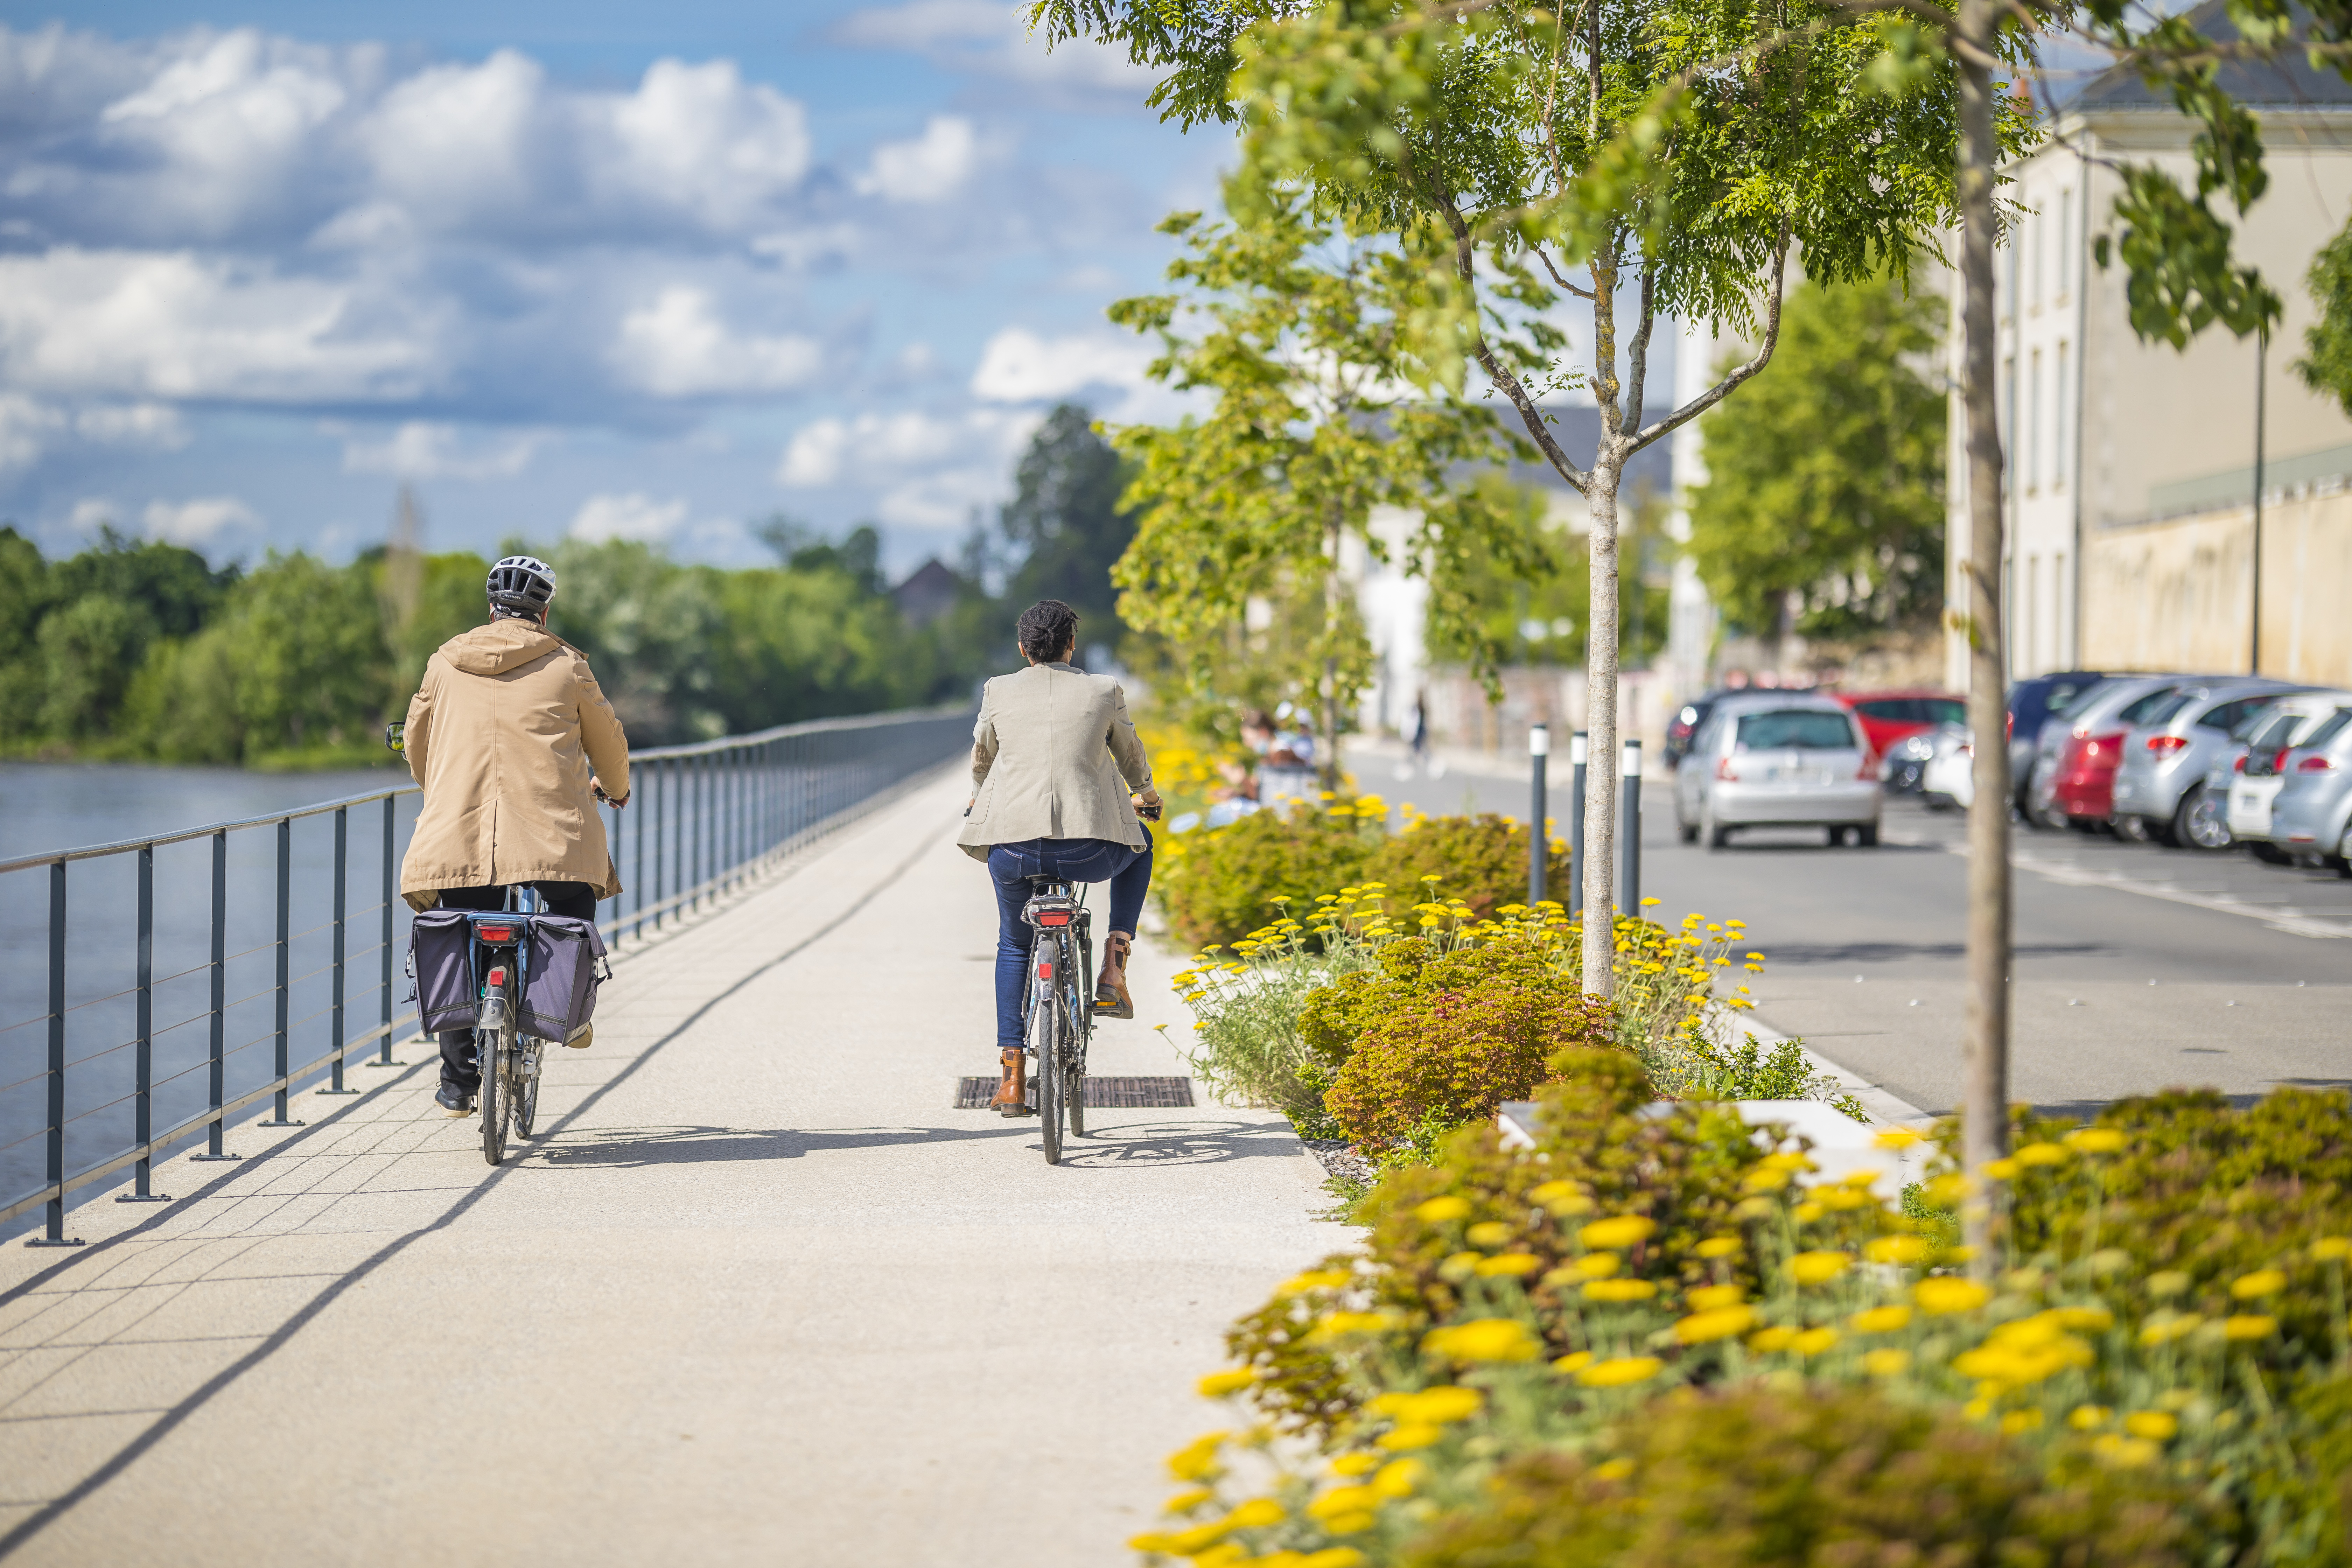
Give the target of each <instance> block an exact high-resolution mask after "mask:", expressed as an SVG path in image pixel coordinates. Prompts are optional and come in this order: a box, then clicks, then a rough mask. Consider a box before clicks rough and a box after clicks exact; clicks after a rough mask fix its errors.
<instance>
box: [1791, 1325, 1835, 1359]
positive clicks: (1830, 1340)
mask: <svg viewBox="0 0 2352 1568" xmlns="http://www.w3.org/2000/svg"><path fill="white" fill-rule="evenodd" d="M1837 1342H1838V1331H1836V1330H1835V1329H1807V1330H1806V1331H1804V1332H1803V1333H1801V1334H1799V1335H1798V1336H1797V1337H1796V1338H1795V1339H1793V1340H1790V1342H1789V1343H1790V1346H1791V1347H1793V1348H1794V1349H1795V1351H1796V1352H1797V1353H1798V1354H1799V1355H1819V1354H1821V1353H1822V1352H1823V1351H1825V1350H1828V1349H1829V1348H1830V1347H1831V1346H1832V1345H1834V1344H1836V1343H1837Z"/></svg>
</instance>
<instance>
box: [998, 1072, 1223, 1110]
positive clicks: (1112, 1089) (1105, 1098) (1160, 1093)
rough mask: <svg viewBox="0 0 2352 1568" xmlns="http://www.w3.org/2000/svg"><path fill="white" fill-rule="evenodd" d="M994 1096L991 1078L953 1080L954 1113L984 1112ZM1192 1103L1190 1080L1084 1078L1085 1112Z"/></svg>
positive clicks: (1177, 1107)
mask: <svg viewBox="0 0 2352 1568" xmlns="http://www.w3.org/2000/svg"><path fill="white" fill-rule="evenodd" d="M995 1094H996V1079H992V1078H962V1079H957V1080H956V1098H955V1108H956V1109H957V1110H987V1109H988V1102H989V1100H992V1099H993V1098H994V1097H995ZM1191 1106H1192V1079H1189V1078H1090V1079H1087V1110H1186V1109H1189V1108H1190V1107H1191Z"/></svg>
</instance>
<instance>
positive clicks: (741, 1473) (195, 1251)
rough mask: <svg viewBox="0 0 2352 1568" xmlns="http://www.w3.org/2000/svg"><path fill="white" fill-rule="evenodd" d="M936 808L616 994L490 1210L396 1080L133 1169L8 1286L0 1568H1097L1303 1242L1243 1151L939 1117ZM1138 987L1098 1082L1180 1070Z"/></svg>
mask: <svg viewBox="0 0 2352 1568" xmlns="http://www.w3.org/2000/svg"><path fill="white" fill-rule="evenodd" d="M963 796H964V789H963V786H962V781H961V778H960V777H959V776H957V774H956V773H954V772H952V771H951V772H949V773H942V774H941V775H940V776H939V777H938V778H936V779H935V780H933V781H931V782H929V783H927V784H923V785H922V786H920V787H919V788H918V789H916V790H914V791H913V792H911V793H910V794H909V795H907V796H906V797H905V798H904V799H902V800H900V801H898V803H897V804H895V805H890V806H888V807H887V808H885V809H883V810H881V811H879V812H877V814H876V815H874V816H871V817H869V818H867V819H866V820H865V821H864V822H862V823H860V824H858V825H856V826H854V827H852V828H849V829H846V830H845V831H844V832H843V833H842V834H840V835H839V836H837V837H835V838H834V839H832V840H830V841H828V842H827V843H825V844H824V845H822V846H820V847H818V848H816V849H814V850H813V851H810V852H807V853H805V854H804V855H803V857H802V858H800V859H799V860H798V861H796V862H795V863H793V864H792V865H791V866H789V867H788V868H785V870H784V871H783V872H782V874H780V875H778V876H775V877H773V878H772V879H769V880H768V881H766V882H764V883H763V884H762V885H761V886H760V887H758V888H756V889H754V890H752V891H751V892H750V893H748V894H746V895H744V896H742V897H740V898H739V899H738V900H736V901H735V902H734V903H733V904H732V905H730V907H727V908H725V909H722V910H719V911H717V912H716V913H714V914H712V915H710V916H709V917H708V918H706V919H704V920H702V921H699V922H697V923H694V924H690V925H688V926H687V927H685V928H684V929H682V930H680V931H677V933H676V934H674V935H671V936H668V937H666V938H664V939H661V940H658V941H656V942H649V943H647V944H646V945H645V946H644V947H643V948H642V949H639V950H635V951H632V952H626V953H625V955H624V957H623V959H622V961H621V963H620V964H619V966H618V972H617V975H616V978H615V980H614V983H613V984H611V985H609V986H608V987H607V988H606V992H605V996H604V1001H603V1003H602V1005H601V1009H600V1014H599V1017H598V1020H597V1040H596V1044H595V1046H594V1047H593V1049H592V1050H589V1051H587V1052H584V1053H573V1052H563V1051H556V1052H551V1053H550V1054H551V1058H553V1059H552V1060H551V1062H550V1063H549V1066H548V1069H547V1075H546V1079H545V1080H544V1083H543V1087H542V1089H541V1107H540V1119H541V1133H540V1136H539V1137H538V1138H536V1139H535V1140H532V1141H531V1142H530V1143H528V1144H527V1145H525V1146H524V1147H523V1149H522V1151H521V1152H520V1155H519V1156H516V1155H512V1154H510V1155H509V1162H508V1163H507V1165H506V1166H504V1167H502V1168H500V1169H499V1170H497V1171H492V1170H491V1169H490V1168H489V1167H488V1166H486V1165H485V1164H484V1163H483V1162H482V1158H481V1154H480V1151H479V1143H478V1131H477V1126H476V1124H475V1123H474V1122H472V1121H463V1122H460V1121H451V1120H449V1119H447V1118H446V1117H444V1116H443V1115H441V1114H440V1112H439V1111H438V1110H437V1108H436V1107H435V1106H434V1105H433V1103H432V1100H431V1096H432V1092H433V1089H434V1084H435V1078H434V1073H433V1068H432V1065H431V1062H430V1061H429V1059H428V1058H427V1053H426V1052H425V1050H424V1049H423V1048H422V1047H419V1046H416V1045H411V1046H409V1047H406V1048H405V1049H404V1051H403V1052H402V1053H401V1055H402V1056H403V1058H404V1060H406V1061H407V1062H409V1063H410V1064H411V1065H410V1066H409V1067H408V1068H406V1070H404V1071H402V1072H399V1073H397V1074H386V1075H384V1076H385V1077H387V1078H390V1079H392V1080H393V1081H391V1082H389V1083H385V1084H383V1085H382V1086H381V1087H378V1088H376V1089H373V1090H371V1091H370V1092H369V1093H368V1094H366V1095H365V1096H364V1097H363V1098H361V1099H358V1100H332V1099H326V1098H320V1097H317V1096H312V1095H304V1096H302V1097H300V1099H299V1106H300V1109H299V1110H296V1112H295V1114H296V1115H297V1116H299V1117H305V1118H307V1119H309V1121H310V1126H308V1127H306V1128H302V1129H299V1130H296V1131H268V1130H265V1129H260V1128H257V1127H250V1126H249V1127H247V1128H244V1129H241V1130H239V1131H237V1132H236V1134H235V1135H234V1136H233V1138H232V1140H231V1145H230V1146H231V1147H232V1148H233V1149H236V1150H237V1151H238V1152H242V1153H243V1154H244V1155H245V1156H246V1157H245V1158H244V1159H243V1160H242V1161H240V1162H238V1163H234V1164H225V1165H224V1164H194V1163H189V1162H188V1161H187V1160H185V1159H184V1158H180V1159H174V1160H173V1161H171V1162H169V1163H165V1164H164V1165H163V1166H161V1167H159V1169H158V1171H157V1173H156V1175H157V1179H156V1184H155V1185H156V1189H157V1190H158V1191H161V1192H168V1193H173V1194H179V1200H180V1201H178V1202H175V1203H173V1204H170V1205H157V1206H155V1207H152V1208H148V1207H142V1206H141V1205H115V1204H112V1203H109V1202H99V1203H94V1204H90V1205H86V1206H84V1207H83V1208H81V1209H79V1210H77V1211H76V1212H75V1213H74V1214H73V1215H72V1216H71V1218H72V1220H73V1222H74V1223H73V1225H72V1226H71V1230H72V1233H73V1234H75V1235H78V1236H80V1237H84V1238H86V1239H87V1240H88V1241H89V1243H90V1245H89V1246H87V1247H80V1248H76V1249H73V1250H71V1251H69V1252H68V1251H55V1250H37V1249H29V1248H25V1247H9V1248H6V1249H5V1253H0V1478H5V1479H0V1556H6V1557H8V1558H10V1559H11V1560H13V1561H21V1562H24V1563H58V1564H77V1565H88V1564H93V1563H106V1564H110V1565H136V1564H148V1563H157V1564H160V1563H172V1564H175V1565H180V1568H185V1565H187V1564H191V1563H194V1564H213V1563H223V1564H227V1563H235V1564H239V1565H247V1564H273V1563H289V1564H291V1563H301V1564H306V1565H309V1564H342V1563H353V1564H358V1563H367V1564H377V1563H436V1564H439V1563H511V1562H517V1561H550V1562H565V1563H587V1564H602V1563H616V1564H618V1563H627V1564H644V1563H693V1564H697V1565H701V1564H730V1563H758V1564H761V1565H763V1568H772V1565H773V1564H777V1563H786V1564H793V1565H794V1568H817V1565H831V1564H858V1565H872V1564H908V1565H918V1564H933V1563H938V1564H956V1565H959V1568H964V1565H981V1564H994V1563H1006V1564H1016V1563H1017V1564H1023V1565H1037V1568H1045V1565H1051V1564H1060V1563H1070V1564H1088V1565H1100V1564H1105V1563H1118V1562H1121V1561H1124V1560H1127V1556H1128V1554H1127V1552H1126V1551H1125V1548H1124V1545H1123V1542H1124V1541H1125V1539H1126V1538H1127V1537H1128V1536H1129V1535H1130V1534H1132V1533H1134V1532H1136V1531H1139V1530H1141V1529H1144V1528H1146V1527H1147V1526H1149V1525H1150V1523H1151V1522H1152V1521H1154V1519H1155V1518H1156V1516H1157V1510H1158V1507H1159V1504H1160V1500H1161V1499H1162V1498H1163V1497H1164V1496H1165V1495H1166V1494H1167V1492H1168V1491H1169V1490H1170V1489H1171V1488H1170V1487H1169V1485H1168V1484H1167V1482H1166V1481H1165V1478H1164V1472H1163V1471H1162V1470H1161V1468H1160V1458H1161V1457H1162V1456H1164V1455H1165V1454H1166V1453H1167V1452H1168V1451H1170V1450H1171V1449H1172V1448H1174V1447H1178V1446H1180V1445H1181V1443H1183V1442H1184V1441H1186V1440H1188V1439H1189V1438H1191V1437H1192V1436H1195V1435H1197V1434H1198V1433H1199V1432H1201V1431H1202V1430H1206V1429H1209V1428H1212V1427H1213V1426H1217V1425H1220V1424H1221V1422H1220V1410H1219V1407H1217V1406H1213V1405H1210V1404H1208V1403H1207V1402H1205V1401H1202V1400H1201V1399H1199V1398H1198V1397H1197V1395H1195V1394H1194V1393H1193V1391H1192V1384H1193V1383H1194V1381H1195V1380H1196V1379H1197V1378H1198V1377H1199V1375H1200V1374H1201V1373H1203V1372H1206V1371H1209V1370H1211V1369H1213V1368H1214V1367H1216V1366H1218V1365H1220V1364H1222V1363H1223V1346H1222V1331H1223V1328H1224V1326H1225V1325H1226V1324H1227V1323H1228V1322H1229V1321H1231V1320H1232V1319H1233V1318H1234V1316H1235V1315H1237V1314H1238V1313H1240V1312H1242V1311H1244V1310H1247V1309H1248V1308H1250V1307H1252V1306H1254V1305H1255V1304H1256V1303H1257V1302H1259V1301H1260V1300H1264V1298H1265V1294H1266V1292H1267V1290H1268V1289H1269V1288H1270V1287H1271V1286H1272V1285H1273V1284H1275V1283H1276V1281H1278V1280H1279V1279H1283V1278H1284V1277H1286V1275H1288V1274H1290V1273H1292V1272H1294V1271H1296V1270H1297V1268H1301V1267H1303V1266H1305V1265H1306V1264H1307V1263H1308V1262H1310V1261H1312V1260H1313V1259H1315V1258H1319V1257H1320V1256H1322V1255H1323V1254H1324V1253H1325V1252H1327V1251H1329V1250H1331V1249H1333V1248H1334V1247H1338V1246H1340V1245H1344V1243H1345V1240H1346V1233H1345V1231H1344V1230H1343V1228H1342V1227H1340V1226H1337V1225H1332V1224H1328V1223H1325V1222H1321V1221H1318V1219H1316V1218H1315V1217H1314V1216H1315V1215H1317V1214H1318V1213H1319V1212H1321V1211H1322V1210H1324V1209H1325V1208H1326V1207H1328V1200H1327V1199H1326V1198H1325V1197H1324V1195H1323V1194H1322V1193H1321V1192H1320V1190H1319V1180H1320V1172H1319V1171H1318V1169H1317V1168H1316V1167H1315V1165H1314V1163H1313V1161H1312V1159H1311V1157H1310V1156H1308V1155H1307V1154H1306V1153H1305V1152H1303V1150H1302V1149H1301V1147H1300V1145H1299V1143H1298V1142H1297V1140H1296V1139H1295V1138H1294V1137H1293V1136H1291V1134H1290V1131H1289V1129H1288V1127H1287V1126H1286V1124H1285V1123H1284V1122H1283V1121H1281V1120H1280V1119H1279V1118H1278V1117H1276V1115H1274V1114H1273V1113H1272V1112H1268V1111H1261V1110H1233V1109H1227V1108H1224V1107H1221V1106H1218V1105H1215V1104H1213V1103H1207V1102H1205V1097H1202V1099H1203V1103H1201V1104H1199V1105H1198V1106H1197V1107H1196V1108H1195V1109H1192V1110H1095V1111H1093V1112H1092V1113H1091V1114H1090V1117H1089V1121H1090V1124H1091V1126H1092V1128H1093V1129H1094V1130H1095V1132H1096V1135H1095V1136H1093V1137H1091V1138H1089V1139H1087V1140H1086V1141H1085V1142H1081V1143H1079V1144H1077V1145H1076V1147H1075V1150H1074V1152H1072V1153H1071V1154H1069V1155H1068V1156H1067V1157H1066V1162H1065V1163H1064V1164H1063V1165H1062V1166H1061V1167H1060V1168H1058V1169H1049V1168H1048V1167H1047V1166H1046V1165H1045V1163H1044V1160H1043V1158H1042V1156H1041V1154H1040V1152H1039V1144H1038V1134H1037V1131H1036V1124H1035V1123H1034V1121H1019V1122H1008V1121H1003V1120H1002V1119H999V1118H997V1117H994V1116H991V1115H988V1114H986V1113H984V1112H978V1111H966V1110H951V1109H950V1097H951V1093H952V1089H953V1086H954V1079H956V1077H957V1076H958V1075H961V1074H979V1073H982V1072H985V1071H989V1070H991V1067H992V1028H991V1026H990V1016H991V1015H990V1002H989V996H990V984H991V968H990V962H991V957H992V949H993V931H994V913H993V906H992V900H991V898H990V894H989V889H988V887H987V882H986V878H985V874H984V873H983V871H982V868H980V867H979V866H978V865H977V864H975V863H974V862H973V861H971V859H969V858H966V857H965V856H964V855H963V854H962V853H961V851H959V850H957V849H956V848H955V847H953V844H952V842H951V840H952V837H953V828H954V826H955V825H956V822H957V813H958V812H959V811H960V809H961V805H962V802H963ZM1179 957H1180V955H1177V954H1174V953H1171V952H1168V951H1166V950H1164V949H1163V948H1161V947H1160V945H1159V944H1155V943H1150V942H1146V943H1144V944H1142V948H1141V950H1140V951H1139V952H1138V954H1137V957H1136V963H1135V972H1134V976H1133V979H1134V988H1135V992H1136V997H1137V1002H1138V1005H1139V1010H1140V1012H1141V1014H1142V1016H1140V1017H1139V1018H1138V1019H1137V1020H1136V1021H1134V1022H1132V1023H1107V1024H1106V1025H1105V1026H1103V1027H1102V1028H1101V1029H1100V1030H1099V1031H1098V1032H1097V1037H1096V1050H1095V1054H1094V1057H1093V1058H1092V1062H1091V1066H1092V1068H1094V1070H1096V1071H1097V1072H1098V1073H1101V1074H1104V1075H1125V1074H1135V1075H1162V1074H1165V1075H1181V1074H1182V1073H1183V1072H1184V1071H1185V1068H1184V1066H1183V1064H1182V1061H1181V1058H1180V1057H1179V1056H1178V1055H1177V1053H1176V1050H1175V1048H1174V1047H1173V1046H1172V1045H1171V1043H1170V1041H1171V1039H1174V1038H1177V1037H1181V1034H1182V1032H1183V1031H1184V1030H1185V1028H1186V1025H1185V1023H1184V1022H1183V1021H1182V1010H1181V1007H1180V1006H1179V1005H1177V1004H1176V1003H1175V1001H1174V999H1173V997H1172V996H1171V994H1170V992H1169V989H1168V985H1167V976H1168V975H1169V974H1170V973H1172V972H1173V971H1174V969H1175V968H1176V966H1177V963H1178V961H1179ZM1160 1023H1164V1024H1167V1025H1169V1026H1170V1027H1169V1030H1168V1033H1167V1035H1165V1036H1162V1035H1160V1034H1155V1033H1154V1032H1153V1031H1152V1029H1151V1027H1150V1026H1151V1025H1153V1024H1160ZM355 1071H356V1069H355ZM1196 1092H1197V1091H1196Z"/></svg>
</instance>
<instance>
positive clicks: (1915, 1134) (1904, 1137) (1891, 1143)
mask: <svg viewBox="0 0 2352 1568" xmlns="http://www.w3.org/2000/svg"><path fill="white" fill-rule="evenodd" d="M1926 1136H1927V1135H1926V1134H1925V1133H1923V1132H1921V1131H1918V1130H1917V1129H1916V1128H1911V1127H1889V1128H1887V1129H1886V1130H1885V1131H1883V1132H1881V1133H1879V1134H1878V1136H1877V1137H1875V1138H1873V1139H1872V1140H1871V1141H1870V1142H1871V1144H1872V1145H1873V1146H1874V1147H1875V1148H1880V1149H1892V1150H1902V1149H1908V1148H1910V1147H1911V1145H1913V1144H1914V1143H1917V1142H1921V1141H1922V1140H1923V1139H1924V1138H1925V1137H1926Z"/></svg>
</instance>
